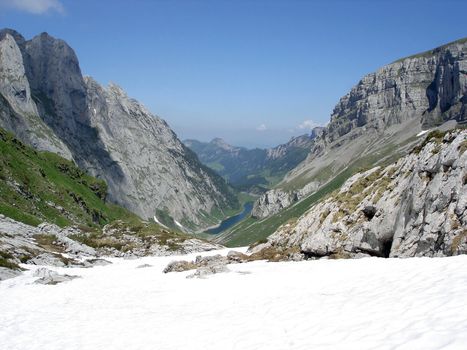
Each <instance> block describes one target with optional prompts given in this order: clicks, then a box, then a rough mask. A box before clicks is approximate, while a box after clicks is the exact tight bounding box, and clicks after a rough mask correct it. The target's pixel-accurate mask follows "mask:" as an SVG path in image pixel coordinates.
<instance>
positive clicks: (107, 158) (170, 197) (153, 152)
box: [0, 30, 238, 230]
mask: <svg viewBox="0 0 467 350" xmlns="http://www.w3.org/2000/svg"><path fill="white" fill-rule="evenodd" d="M0 39H1V43H2V47H3V51H2V53H1V57H4V58H5V57H6V59H3V60H1V59H0V62H5V61H11V59H10V57H14V58H15V62H16V64H15V65H14V67H12V69H10V70H9V72H10V73H14V75H12V74H10V75H9V78H8V77H7V79H6V80H5V81H4V82H3V87H4V88H3V90H0V91H1V92H2V94H3V97H5V99H6V101H7V102H8V105H9V106H6V107H9V108H8V110H9V111H8V112H5V109H7V108H6V107H5V108H4V109H2V113H0V116H1V119H0V126H2V127H5V128H6V129H8V130H9V131H12V132H14V133H15V134H17V136H18V137H19V138H20V139H22V141H24V142H26V143H28V144H31V145H32V146H36V147H38V146H40V147H38V149H40V150H48V151H52V152H54V151H55V152H57V148H59V151H60V152H58V153H60V154H61V155H63V156H65V157H66V158H69V159H73V160H74V161H75V162H76V163H77V164H78V166H80V167H81V168H82V169H85V170H87V171H89V172H90V173H91V174H92V175H94V176H98V177H101V178H103V179H105V180H106V182H107V183H108V185H109V198H110V199H111V200H113V201H115V202H116V203H119V204H121V205H123V206H125V207H126V208H128V209H130V210H132V211H133V212H135V213H136V214H138V215H140V216H142V217H143V218H145V219H146V218H152V217H153V215H155V214H156V212H157V211H161V212H164V213H165V214H168V215H170V216H172V217H173V218H174V219H176V220H177V221H179V222H181V223H182V224H183V226H184V227H186V228H187V229H188V230H197V229H200V228H204V227H208V226H211V225H213V224H216V223H218V222H219V220H221V219H222V218H223V217H224V216H225V214H223V213H224V211H226V210H227V211H228V210H230V209H232V208H236V207H238V201H237V199H236V196H235V193H234V192H233V191H232V190H231V189H230V188H229V187H228V186H227V185H226V184H225V183H224V181H223V180H222V179H221V178H220V177H218V176H217V175H216V174H215V173H214V172H212V171H211V170H210V169H208V168H206V167H205V166H203V165H202V164H201V163H200V162H199V161H198V159H197V157H196V155H194V154H193V153H191V151H189V150H188V149H187V148H186V147H185V146H183V144H182V143H181V142H180V140H178V138H177V136H176V135H175V133H174V132H173V131H172V130H171V129H170V128H169V126H168V125H167V123H166V122H165V121H163V120H162V119H161V118H159V117H157V116H155V115H154V114H152V113H151V112H149V111H148V110H147V109H146V108H145V107H144V106H142V105H141V104H139V103H138V102H137V101H136V100H134V99H131V98H129V97H128V96H127V95H126V93H124V91H123V90H122V89H121V88H119V87H117V86H116V85H114V84H110V85H109V87H108V88H103V87H101V86H100V84H98V83H97V82H95V81H94V80H92V79H91V78H85V77H83V76H82V74H81V69H80V66H79V61H78V58H77V56H76V54H75V53H74V51H73V49H72V48H71V47H69V46H68V45H67V44H66V42H65V41H63V40H60V39H55V38H53V37H52V36H50V35H48V34H47V33H42V34H40V35H38V36H35V37H34V38H32V39H31V40H25V39H24V38H23V37H22V36H21V35H20V34H19V33H17V32H14V31H12V30H3V31H0ZM5 66H6V65H5V64H2V67H5ZM17 77H18V78H20V79H17ZM13 81H19V83H18V84H19V85H18V84H17V85H18V86H17V88H15V91H7V88H8V86H10V85H11V82H13ZM10 90H11V89H10ZM7 92H8V93H7ZM27 106H33V107H34V108H32V107H31V108H32V109H31V113H24V108H25V107H27ZM11 111H13V112H14V115H18V116H19V117H20V118H16V119H18V123H16V125H12V123H11V120H12V118H13V117H12V114H11V113H10V112H11ZM30 120H32V121H33V122H34V125H36V124H37V125H41V126H42V127H43V130H45V131H43V132H41V133H40V135H39V136H38V135H36V134H38V133H37V132H36V133H29V134H27V135H23V134H22V133H21V130H30V129H32V130H37V129H38V128H37V127H35V126H33V127H31V122H30ZM28 122H29V124H28ZM117 125H118V126H117ZM57 145H58V146H57Z"/></svg>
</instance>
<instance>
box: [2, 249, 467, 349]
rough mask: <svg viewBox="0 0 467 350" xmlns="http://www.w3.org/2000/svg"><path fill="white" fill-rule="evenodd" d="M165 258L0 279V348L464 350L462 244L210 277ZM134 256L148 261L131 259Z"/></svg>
mask: <svg viewBox="0 0 467 350" xmlns="http://www.w3.org/2000/svg"><path fill="white" fill-rule="evenodd" d="M217 253H219V254H222V255H225V254H226V253H227V251H226V250H224V251H222V252H215V253H214V254H217ZM194 258H195V256H194V255H191V256H183V257H180V259H186V260H189V261H192V260H194ZM170 259H172V258H171V257H146V258H142V259H137V260H126V259H112V261H113V264H112V265H109V266H105V267H101V268H96V269H78V268H72V269H62V268H54V269H53V270H55V271H57V272H58V273H59V274H64V273H66V274H70V275H77V276H81V278H80V279H75V280H73V281H69V282H66V283H60V284H58V285H56V286H53V287H51V286H46V285H45V286H44V285H40V284H34V283H33V282H34V280H36V279H37V277H34V276H33V273H34V272H33V271H26V272H25V273H24V274H23V275H22V276H19V277H17V278H13V279H10V280H7V281H3V282H1V283H0V300H2V301H7V302H0V339H1V344H2V349H31V350H36V349H47V350H63V349H67V350H95V349H109V348H111V349H112V350H128V349H139V350H154V349H155V348H157V349H158V350H173V349H193V350H201V349H202V350H219V349H226V350H231V349H232V350H233V349H242V350H264V349H269V350H284V349H359V350H374V349H382V350H390V349H400V350H411V349H424V350H441V349H443V350H445V349H452V350H463V349H464V348H465V344H466V343H467V332H466V330H467V315H466V313H465V311H464V310H466V309H467V298H465V295H466V294H467V271H466V269H465V266H466V264H467V255H464V256H456V257H448V258H418V259H379V258H365V259H360V260H337V261H335V260H317V261H302V262H298V263H291V262H284V263H278V264H270V263H266V262H264V261H255V262H251V263H247V264H231V265H229V266H228V268H229V269H230V270H231V272H230V273H220V274H216V275H213V276H211V277H210V278H206V279H186V275H187V274H189V272H186V273H180V274H164V273H162V272H161V271H162V269H163V267H164V266H165V265H167V263H168V262H169V261H170ZM142 264H149V265H152V266H154V267H153V268H146V269H137V268H136V267H137V266H139V265H142ZM248 272H249V273H248ZM279 276H280V277H279ZM129 325H130V326H129ZM70 330H73V331H70ZM155 330H156V331H155ZM181 330H183V331H181ZM83 335H85V336H83Z"/></svg>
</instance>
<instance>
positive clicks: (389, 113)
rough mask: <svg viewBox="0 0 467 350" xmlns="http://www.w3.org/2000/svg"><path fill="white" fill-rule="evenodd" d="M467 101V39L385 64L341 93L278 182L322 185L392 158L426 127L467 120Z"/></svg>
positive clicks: (286, 187) (284, 186) (287, 186)
mask: <svg viewBox="0 0 467 350" xmlns="http://www.w3.org/2000/svg"><path fill="white" fill-rule="evenodd" d="M466 103H467V39H462V40H458V41H456V42H453V43H450V44H447V45H444V46H442V47H439V48H436V49H434V50H431V51H427V52H424V53H422V54H418V55H415V56H411V57H407V58H404V59H401V60H398V61H397V62H394V63H392V64H389V65H387V66H384V67H382V68H380V69H379V70H378V71H376V72H374V73H371V74H368V75H367V76H365V77H364V78H363V79H362V80H361V81H360V82H359V83H358V84H357V85H356V86H354V87H353V88H352V89H351V91H350V92H349V93H348V94H347V95H345V96H344V97H342V98H341V99H340V101H339V103H338V104H337V105H336V107H335V108H334V111H333V113H332V115H331V119H330V122H329V124H328V125H327V126H326V127H325V128H324V129H323V130H322V132H321V134H320V135H319V136H318V137H316V138H315V139H314V140H313V144H312V146H311V151H310V153H309V155H308V157H307V158H306V160H304V161H303V162H302V163H301V164H299V165H298V166H297V167H296V168H295V169H293V170H291V171H290V172H289V173H288V174H287V175H286V176H285V178H284V180H283V181H282V183H280V184H279V185H278V186H277V188H279V189H281V190H283V191H286V192H291V191H294V190H295V191H296V190H298V189H300V188H302V187H303V186H304V185H306V184H308V183H310V182H315V183H316V185H317V186H316V188H317V189H320V188H322V187H323V186H325V185H326V184H327V183H329V182H330V181H331V180H332V179H334V178H335V177H336V176H338V175H339V174H342V173H343V172H344V171H346V172H347V173H352V172H353V171H354V170H353V169H358V168H359V167H361V166H364V167H371V166H375V165H378V164H386V163H388V162H389V161H390V160H391V159H394V158H396V157H398V156H401V155H404V154H406V153H407V152H408V151H409V150H410V149H411V148H413V146H414V145H415V143H416V142H417V138H416V137H415V136H416V135H417V134H419V133H420V132H421V131H422V130H427V129H430V128H433V127H437V126H440V125H442V124H443V123H448V125H446V127H452V126H453V125H455V124H456V123H463V122H465V121H466V119H467V108H466ZM266 203H271V201H268V202H266V201H264V200H263V206H265V205H267V204H266ZM259 205H260V203H259V202H258V205H257V206H259ZM273 205H274V204H273ZM258 210H259V211H261V212H264V213H268V212H270V213H275V212H276V211H275V210H272V209H268V208H261V209H258Z"/></svg>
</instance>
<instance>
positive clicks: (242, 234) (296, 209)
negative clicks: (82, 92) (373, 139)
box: [215, 147, 400, 247]
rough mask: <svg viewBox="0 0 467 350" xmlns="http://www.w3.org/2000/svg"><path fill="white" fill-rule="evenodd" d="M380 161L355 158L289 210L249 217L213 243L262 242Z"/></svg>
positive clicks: (237, 244)
mask: <svg viewBox="0 0 467 350" xmlns="http://www.w3.org/2000/svg"><path fill="white" fill-rule="evenodd" d="M389 148H390V147H388V149H389ZM391 149H392V148H391ZM399 157H400V154H398V153H395V154H393V155H392V156H389V157H387V158H386V159H385V160H384V162H382V163H381V164H378V165H384V164H389V163H391V162H392V161H394V160H396V159H398V158H399ZM380 159H381V154H380V153H378V154H377V155H371V156H367V157H363V158H361V159H358V160H357V161H355V162H353V163H352V164H350V165H349V166H348V167H347V168H346V169H344V170H343V171H341V172H340V173H339V174H338V175H337V176H335V177H334V178H333V179H332V180H331V181H329V182H328V183H327V184H326V185H324V186H322V187H321V188H320V189H319V190H318V191H316V192H314V193H312V194H311V195H309V196H308V197H306V198H304V199H303V200H301V201H300V202H297V203H295V204H294V205H292V206H291V207H289V208H287V209H284V210H283V211H281V212H280V213H278V214H276V215H273V216H271V217H268V218H266V219H263V220H257V219H253V218H252V217H249V218H247V219H245V220H244V221H241V222H240V223H238V224H237V225H236V226H234V227H233V228H232V229H230V230H229V231H228V232H226V233H223V234H222V235H221V236H219V238H218V239H215V241H218V242H220V243H222V244H225V245H227V246H228V247H238V246H246V245H250V244H252V243H254V242H258V241H262V240H264V239H266V238H267V237H268V236H269V235H271V234H272V233H274V232H275V231H276V230H277V228H279V226H281V225H282V224H284V223H286V222H287V221H289V220H294V219H296V218H298V217H300V216H301V215H303V214H304V213H305V212H306V211H307V210H308V209H310V208H311V207H312V206H313V205H314V204H316V203H318V202H319V201H320V200H321V199H323V198H324V197H325V196H326V195H328V194H330V193H331V192H333V191H335V190H337V189H338V188H340V187H341V186H342V185H343V184H344V182H345V181H346V180H347V179H348V178H349V177H351V176H352V175H353V174H355V173H357V172H359V171H362V170H365V169H369V168H371V167H373V166H375V164H376V163H377V161H378V160H380Z"/></svg>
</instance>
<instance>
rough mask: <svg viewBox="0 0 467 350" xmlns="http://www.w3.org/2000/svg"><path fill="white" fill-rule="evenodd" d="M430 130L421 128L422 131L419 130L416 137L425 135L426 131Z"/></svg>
mask: <svg viewBox="0 0 467 350" xmlns="http://www.w3.org/2000/svg"><path fill="white" fill-rule="evenodd" d="M430 131H431V130H423V131H420V132H419V133H418V134H417V137H420V136H422V135H425V134H427V133H429V132H430Z"/></svg>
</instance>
